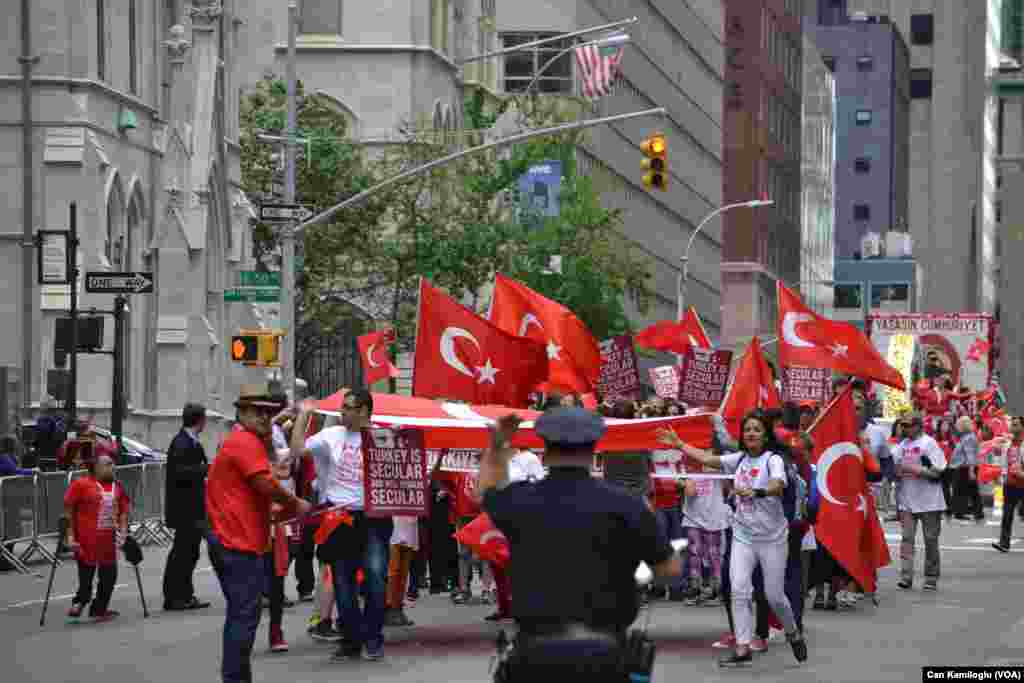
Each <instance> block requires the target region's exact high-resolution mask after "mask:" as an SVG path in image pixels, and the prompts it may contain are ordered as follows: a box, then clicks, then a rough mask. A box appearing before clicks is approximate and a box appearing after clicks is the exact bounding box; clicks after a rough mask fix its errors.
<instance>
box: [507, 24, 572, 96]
mask: <svg viewBox="0 0 1024 683" xmlns="http://www.w3.org/2000/svg"><path fill="white" fill-rule="evenodd" d="M557 35H558V34H556V33H504V34H502V36H501V39H502V43H503V46H504V47H506V48H509V47H514V46H516V45H522V44H523V43H532V42H535V41H538V40H544V39H545V38H553V37H555V36H557ZM571 46H572V41H571V39H565V40H556V41H554V42H551V43H545V44H544V45H540V46H538V47H533V48H529V49H527V50H524V51H522V52H515V53H512V54H508V55H505V76H504V81H505V85H504V88H505V92H522V91H524V90H525V89H526V88H527V86H529V85H530V82H531V81H533V79H534V76H536V75H537V74H538V73H539V72H540V70H541V69H543V68H544V66H545V65H547V64H548V62H550V61H551V60H552V59H554V58H555V57H556V56H557V55H558V53H559V52H562V51H563V50H566V49H568V48H569V47H571ZM572 59H573V55H572V52H571V51H570V52H566V53H565V54H564V55H562V56H561V57H558V59H557V60H555V62H554V63H553V64H551V65H550V66H548V67H547V68H546V69H544V72H543V74H541V75H540V78H538V79H537V83H536V85H534V89H535V92H542V93H563V94H571V93H572V91H573V73H572Z"/></svg>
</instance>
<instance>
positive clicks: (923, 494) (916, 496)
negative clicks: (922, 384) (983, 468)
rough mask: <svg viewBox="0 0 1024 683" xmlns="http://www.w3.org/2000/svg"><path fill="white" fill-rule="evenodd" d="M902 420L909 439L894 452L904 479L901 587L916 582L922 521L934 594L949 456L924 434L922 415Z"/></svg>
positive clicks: (928, 584) (927, 586)
mask: <svg viewBox="0 0 1024 683" xmlns="http://www.w3.org/2000/svg"><path fill="white" fill-rule="evenodd" d="M903 420H904V434H905V435H906V438H904V440H903V442H902V443H901V444H900V445H899V446H897V447H896V450H895V452H894V453H893V461H894V463H895V465H896V476H897V477H899V478H900V480H901V486H900V492H899V501H898V504H899V508H900V511H901V512H900V520H901V522H902V523H903V541H902V543H901V544H900V558H901V559H902V561H903V566H902V570H901V572H900V574H901V580H900V582H899V584H898V585H899V587H900V588H903V589H908V588H910V587H911V586H912V585H913V583H914V539H915V537H916V536H917V523H918V522H919V521H920V522H921V533H922V535H923V536H924V590H928V591H933V590H936V589H937V588H938V582H939V534H940V533H941V531H942V514H943V512H945V510H946V499H945V496H943V494H942V473H943V471H945V469H946V456H945V454H944V453H943V451H942V448H941V447H940V446H939V444H938V443H936V442H935V439H933V438H932V437H930V436H928V435H927V434H925V433H924V431H923V427H924V418H923V417H922V416H921V415H920V414H919V413H915V414H914V415H912V416H911V417H906V418H903Z"/></svg>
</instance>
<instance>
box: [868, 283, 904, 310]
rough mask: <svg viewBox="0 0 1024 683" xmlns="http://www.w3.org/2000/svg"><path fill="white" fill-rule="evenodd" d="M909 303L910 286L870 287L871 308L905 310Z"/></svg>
mask: <svg viewBox="0 0 1024 683" xmlns="http://www.w3.org/2000/svg"><path fill="white" fill-rule="evenodd" d="M909 303H910V284H909V283H906V282H903V283H895V284H885V285H878V284H872V285H871V308H891V307H899V308H905V307H907V306H908V304H909Z"/></svg>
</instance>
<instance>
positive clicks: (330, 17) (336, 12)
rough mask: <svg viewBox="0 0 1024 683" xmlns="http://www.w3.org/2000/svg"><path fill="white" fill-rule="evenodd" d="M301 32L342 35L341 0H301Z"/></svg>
mask: <svg viewBox="0 0 1024 683" xmlns="http://www.w3.org/2000/svg"><path fill="white" fill-rule="evenodd" d="M298 28H299V32H300V33H305V34H310V35H331V36H340V35H341V0H301V3H300V5H299V27H298Z"/></svg>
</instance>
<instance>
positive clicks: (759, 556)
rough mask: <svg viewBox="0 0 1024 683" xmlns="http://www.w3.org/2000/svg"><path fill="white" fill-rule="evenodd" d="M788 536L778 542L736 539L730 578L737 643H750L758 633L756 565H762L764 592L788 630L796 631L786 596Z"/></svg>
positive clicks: (743, 644)
mask: <svg viewBox="0 0 1024 683" xmlns="http://www.w3.org/2000/svg"><path fill="white" fill-rule="evenodd" d="M788 554H789V544H788V543H787V542H786V539H782V540H781V541H779V542H776V543H752V544H751V543H742V542H740V541H738V540H736V539H735V538H733V541H732V557H731V558H730V560H729V562H730V564H729V581H730V583H731V584H732V617H733V620H734V621H735V623H736V643H737V644H738V645H742V646H747V645H750V640H751V639H752V638H753V637H754V602H753V597H754V581H753V576H754V568H755V567H757V565H761V573H762V574H763V575H764V593H765V597H766V598H767V599H768V604H769V605H770V606H771V608H772V611H774V612H775V615H776V616H777V617H778V618H779V621H781V622H782V625H783V627H784V628H785V629H786V633H787V634H790V633H794V632H795V631H796V619H795V618H794V617H793V608H792V607H791V606H790V604H789V599H788V598H787V597H786V559H787V556H788Z"/></svg>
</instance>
